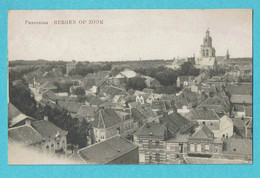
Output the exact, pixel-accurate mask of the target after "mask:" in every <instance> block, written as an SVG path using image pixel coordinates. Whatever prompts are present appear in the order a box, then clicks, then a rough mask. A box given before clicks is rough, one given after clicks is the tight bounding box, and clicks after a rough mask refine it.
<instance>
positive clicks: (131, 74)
mask: <svg viewBox="0 0 260 178" xmlns="http://www.w3.org/2000/svg"><path fill="white" fill-rule="evenodd" d="M120 74H122V75H123V76H124V77H126V78H134V77H136V76H137V74H136V72H135V71H133V70H129V69H125V70H124V71H122V72H120Z"/></svg>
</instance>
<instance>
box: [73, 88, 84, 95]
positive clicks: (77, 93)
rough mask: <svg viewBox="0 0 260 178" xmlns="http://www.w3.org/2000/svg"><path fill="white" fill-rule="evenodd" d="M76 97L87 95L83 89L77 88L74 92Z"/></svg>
mask: <svg viewBox="0 0 260 178" xmlns="http://www.w3.org/2000/svg"><path fill="white" fill-rule="evenodd" d="M74 93H75V95H77V96H84V95H85V94H86V92H85V90H84V88H82V87H77V88H76V89H75V91H74Z"/></svg>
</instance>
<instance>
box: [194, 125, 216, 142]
mask: <svg viewBox="0 0 260 178" xmlns="http://www.w3.org/2000/svg"><path fill="white" fill-rule="evenodd" d="M192 138H199V139H200V138H201V139H203V138H210V139H211V138H214V133H213V132H212V131H211V130H210V129H209V128H208V127H207V126H206V125H203V126H202V127H201V128H199V130H198V131H197V132H195V133H194V134H193V135H192Z"/></svg>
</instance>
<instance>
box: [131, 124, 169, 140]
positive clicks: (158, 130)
mask: <svg viewBox="0 0 260 178" xmlns="http://www.w3.org/2000/svg"><path fill="white" fill-rule="evenodd" d="M165 129H166V127H165V124H162V123H146V124H144V125H143V126H142V127H141V128H140V129H139V130H138V131H137V133H136V136H138V137H155V138H161V139H164V137H165Z"/></svg>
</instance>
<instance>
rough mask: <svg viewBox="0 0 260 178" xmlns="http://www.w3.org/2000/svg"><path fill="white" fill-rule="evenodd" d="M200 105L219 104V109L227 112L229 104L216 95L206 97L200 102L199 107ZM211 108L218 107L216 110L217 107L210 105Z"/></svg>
mask: <svg viewBox="0 0 260 178" xmlns="http://www.w3.org/2000/svg"><path fill="white" fill-rule="evenodd" d="M200 106H220V107H221V109H222V110H223V111H224V112H225V113H227V112H228V111H229V105H228V104H227V103H226V101H225V100H224V99H221V98H220V97H218V96H215V97H209V98H207V99H206V100H204V101H203V102H202V103H200V105H199V106H198V107H200ZM208 108H210V107H208ZM212 109H218V111H219V108H216V107H215V108H214V107H212ZM217 113H218V112H217Z"/></svg>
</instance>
